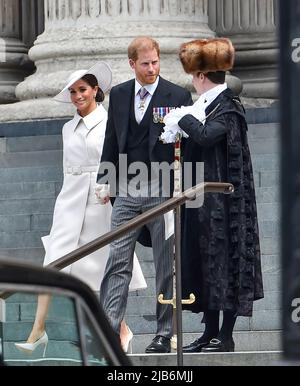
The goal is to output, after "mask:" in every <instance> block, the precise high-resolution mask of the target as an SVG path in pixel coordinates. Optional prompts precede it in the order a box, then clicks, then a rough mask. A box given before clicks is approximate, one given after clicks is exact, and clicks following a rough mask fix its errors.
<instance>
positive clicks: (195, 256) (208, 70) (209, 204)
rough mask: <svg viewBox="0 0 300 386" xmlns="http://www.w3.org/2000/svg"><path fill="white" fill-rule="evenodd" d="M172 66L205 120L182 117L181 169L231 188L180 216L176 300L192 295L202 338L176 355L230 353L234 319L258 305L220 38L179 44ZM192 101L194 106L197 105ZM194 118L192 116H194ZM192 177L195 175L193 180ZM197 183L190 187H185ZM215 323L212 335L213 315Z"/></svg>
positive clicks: (242, 131) (254, 231)
mask: <svg viewBox="0 0 300 386" xmlns="http://www.w3.org/2000/svg"><path fill="white" fill-rule="evenodd" d="M180 59H181V62H182V64H183V67H184V69H185V71H186V72H187V73H189V74H192V75H193V84H194V87H195V88H196V90H197V93H198V94H199V95H200V98H202V101H201V100H200V101H199V102H200V103H199V102H197V104H198V103H199V105H200V108H201V106H202V108H203V112H204V113H205V114H204V115H205V117H206V119H205V120H203V121H200V120H199V119H197V118H196V117H195V116H194V115H192V114H187V115H185V116H183V117H182V118H181V119H180V120H179V122H178V126H179V127H180V128H181V129H182V130H183V131H184V132H185V133H186V134H188V136H189V138H188V139H187V140H186V142H185V147H184V155H183V160H184V162H191V163H192V164H193V165H194V166H195V164H196V163H197V162H203V163H204V181H206V182H228V183H232V184H233V185H234V188H235V191H234V193H233V194H231V195H223V194H212V193H208V194H206V195H205V197H204V204H203V206H201V207H199V208H188V205H187V206H186V207H185V208H184V210H183V235H182V284H183V289H182V297H183V298H184V299H185V298H189V295H190V294H191V293H194V294H195V295H196V301H195V303H194V304H193V305H190V306H183V308H184V309H186V310H190V311H192V312H194V313H200V312H204V323H205V331H204V333H203V335H202V336H200V338H199V339H197V340H196V341H194V342H192V343H191V344H189V345H188V346H185V347H184V349H183V351H184V352H200V351H202V352H223V351H234V341H233V338H232V333H233V328H234V325H235V322H236V318H237V316H247V317H249V316H251V315H252V309H253V301H255V300H257V299H261V298H263V284H262V273H261V259H260V246H259V233H258V222H257V210H256V199H255V189H254V178H253V171H252V163H251V156H250V151H249V147H248V140H247V123H246V119H245V111H244V108H243V106H242V104H241V102H240V100H239V98H238V97H236V96H235V95H234V93H233V92H232V91H231V90H230V89H228V88H227V85H226V83H225V71H227V70H229V69H230V68H232V66H233V60H234V48H233V46H232V43H231V42H230V40H228V39H208V40H206V39H202V40H197V41H193V42H189V43H186V44H183V45H182V46H181V49H180ZM200 98H199V99H200ZM197 115H198V114H197ZM194 174H195V173H194ZM198 182H199V181H196V180H195V176H194V180H193V185H196V184H197V183H198ZM220 311H223V323H222V326H221V329H220V328H219V315H220Z"/></svg>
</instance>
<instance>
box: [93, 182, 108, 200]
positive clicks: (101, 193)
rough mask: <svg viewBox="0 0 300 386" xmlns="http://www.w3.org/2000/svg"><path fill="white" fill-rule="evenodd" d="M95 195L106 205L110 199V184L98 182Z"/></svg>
mask: <svg viewBox="0 0 300 386" xmlns="http://www.w3.org/2000/svg"><path fill="white" fill-rule="evenodd" d="M95 196H96V199H97V200H98V202H99V203H100V204H101V205H105V204H107V203H108V202H109V199H110V185H109V184H96V186H95Z"/></svg>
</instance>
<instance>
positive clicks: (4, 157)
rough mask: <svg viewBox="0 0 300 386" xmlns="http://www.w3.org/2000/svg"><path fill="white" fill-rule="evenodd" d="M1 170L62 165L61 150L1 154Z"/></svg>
mask: <svg viewBox="0 0 300 386" xmlns="http://www.w3.org/2000/svg"><path fill="white" fill-rule="evenodd" d="M0 165H1V168H17V167H22V168H23V167H31V166H32V167H36V166H37V165H38V166H39V167H41V166H58V167H61V165H62V151H61V150H43V151H35V152H22V153H5V154H0Z"/></svg>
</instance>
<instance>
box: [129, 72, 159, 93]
mask: <svg viewBox="0 0 300 386" xmlns="http://www.w3.org/2000/svg"><path fill="white" fill-rule="evenodd" d="M158 82H159V76H158V77H157V79H156V81H155V82H154V83H151V84H146V85H145V86H142V85H141V84H140V83H139V82H138V80H137V79H136V80H135V93H134V95H137V94H138V92H139V91H140V89H141V88H142V87H144V88H145V89H146V90H147V91H148V93H149V94H151V96H153V94H154V93H155V90H156V88H157V86H158Z"/></svg>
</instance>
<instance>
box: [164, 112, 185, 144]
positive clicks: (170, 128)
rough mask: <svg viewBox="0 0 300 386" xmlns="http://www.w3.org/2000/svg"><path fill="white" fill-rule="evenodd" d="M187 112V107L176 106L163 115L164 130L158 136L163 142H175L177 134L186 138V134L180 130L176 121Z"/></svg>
mask: <svg viewBox="0 0 300 386" xmlns="http://www.w3.org/2000/svg"><path fill="white" fill-rule="evenodd" d="M188 113H189V108H188V107H186V106H182V107H181V108H177V109H174V110H172V111H171V112H170V113H169V114H167V115H166V116H165V117H164V124H165V126H164V131H163V133H162V135H161V136H160V139H161V140H162V141H163V142H164V143H174V142H176V136H177V134H180V135H182V136H183V137H185V138H188V135H187V134H186V133H185V132H184V131H183V130H181V128H180V127H179V126H178V122H179V121H180V119H181V118H182V117H184V116H185V115H186V114H188Z"/></svg>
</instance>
